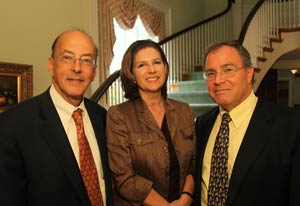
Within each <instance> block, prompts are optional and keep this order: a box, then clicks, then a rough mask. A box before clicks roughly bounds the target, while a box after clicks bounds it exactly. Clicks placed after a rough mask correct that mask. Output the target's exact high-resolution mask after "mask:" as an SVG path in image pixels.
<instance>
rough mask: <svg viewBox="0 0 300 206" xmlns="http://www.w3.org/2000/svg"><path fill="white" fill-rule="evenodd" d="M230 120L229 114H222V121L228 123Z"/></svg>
mask: <svg viewBox="0 0 300 206" xmlns="http://www.w3.org/2000/svg"><path fill="white" fill-rule="evenodd" d="M230 121H231V117H230V115H229V114H228V113H227V112H226V113H224V114H223V115H222V123H224V124H228V123H229V122H230Z"/></svg>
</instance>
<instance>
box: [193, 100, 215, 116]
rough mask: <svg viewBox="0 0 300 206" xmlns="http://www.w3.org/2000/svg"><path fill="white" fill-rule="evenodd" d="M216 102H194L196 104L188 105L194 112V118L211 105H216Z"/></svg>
mask: <svg viewBox="0 0 300 206" xmlns="http://www.w3.org/2000/svg"><path fill="white" fill-rule="evenodd" d="M216 106H217V104H216V103H196V104H190V107H191V109H192V111H193V112H194V116H195V118H197V117H199V116H200V115H202V114H204V113H205V112H207V111H208V110H210V109H212V108H213V107H216Z"/></svg>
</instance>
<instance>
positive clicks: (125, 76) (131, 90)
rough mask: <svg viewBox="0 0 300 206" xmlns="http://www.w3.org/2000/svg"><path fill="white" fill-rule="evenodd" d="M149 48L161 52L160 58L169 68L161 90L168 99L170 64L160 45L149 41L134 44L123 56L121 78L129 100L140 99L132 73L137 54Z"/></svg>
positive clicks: (139, 41)
mask: <svg viewBox="0 0 300 206" xmlns="http://www.w3.org/2000/svg"><path fill="white" fill-rule="evenodd" d="M149 47H151V48H154V49H156V50H157V51H158V52H159V54H160V57H161V59H162V61H163V63H164V65H165V66H166V68H167V74H166V80H165V82H164V85H163V87H162V88H161V95H162V96H163V97H164V98H167V80H168V75H169V64H168V61H167V58H166V56H165V54H164V51H163V50H162V48H161V47H160V45H159V44H158V43H156V42H154V41H152V40H149V39H148V40H138V41H135V42H134V43H132V44H131V45H130V46H129V47H128V49H127V50H126V52H125V54H124V56H123V60H122V68H121V72H120V76H121V82H122V88H123V90H124V92H125V98H127V99H130V100H134V99H138V98H140V94H139V87H138V85H137V84H136V82H135V79H134V76H133V73H132V71H133V67H134V61H135V57H136V54H137V53H138V52H139V51H140V50H142V49H144V48H149Z"/></svg>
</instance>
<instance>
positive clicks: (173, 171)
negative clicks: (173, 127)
mask: <svg viewBox="0 0 300 206" xmlns="http://www.w3.org/2000/svg"><path fill="white" fill-rule="evenodd" d="M161 131H162V132H163V133H164V135H165V137H166V140H167V142H168V151H169V159H170V170H169V193H168V201H169V202H172V201H174V200H177V199H179V190H180V189H179V187H180V186H179V184H180V168H179V163H178V159H177V156H176V152H175V149H174V147H173V143H172V140H171V135H170V132H169V128H168V123H167V119H166V115H165V116H164V119H163V122H162V125H161Z"/></svg>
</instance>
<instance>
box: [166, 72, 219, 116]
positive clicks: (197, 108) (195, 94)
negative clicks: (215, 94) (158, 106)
mask: <svg viewBox="0 0 300 206" xmlns="http://www.w3.org/2000/svg"><path fill="white" fill-rule="evenodd" d="M188 79H189V80H185V81H179V82H178V83H177V84H176V87H175V89H173V91H172V90H171V91H172V92H169V93H168V97H169V98H171V99H175V100H178V101H181V102H186V103H188V104H189V105H190V107H191V108H192V110H193V112H194V115H195V117H198V116H200V115H201V114H203V113H204V112H206V111H208V110H209V109H211V108H212V107H214V106H216V104H215V103H214V101H213V100H212V99H211V97H210V96H209V94H208V91H207V87H206V81H205V80H204V79H203V72H201V71H197V72H192V73H190V74H189V77H188Z"/></svg>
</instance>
